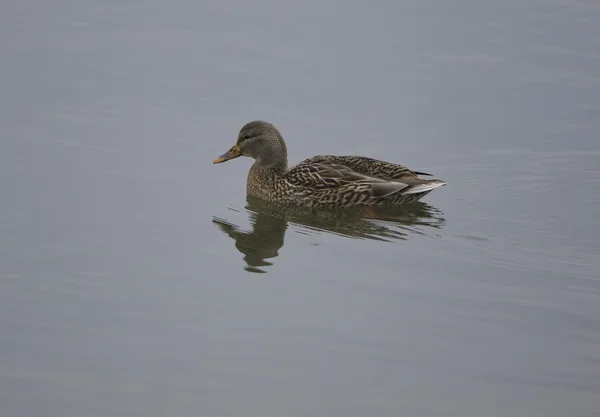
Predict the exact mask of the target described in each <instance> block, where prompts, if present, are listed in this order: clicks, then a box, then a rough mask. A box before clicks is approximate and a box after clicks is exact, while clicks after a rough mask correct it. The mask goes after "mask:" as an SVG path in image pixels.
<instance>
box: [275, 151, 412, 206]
mask: <svg viewBox="0 0 600 417" xmlns="http://www.w3.org/2000/svg"><path fill="white" fill-rule="evenodd" d="M286 181H287V182H288V183H290V184H291V185H292V186H294V187H299V188H301V189H303V190H305V191H309V192H311V193H317V194H320V195H321V196H323V201H326V202H328V203H329V202H330V203H338V202H339V203H342V204H360V203H368V202H373V201H375V200H381V199H386V198H390V197H391V196H393V195H394V194H397V193H399V192H402V191H403V190H406V191H409V189H410V188H412V186H411V185H410V184H407V183H405V182H401V181H388V180H384V179H381V178H375V177H371V176H369V175H365V174H362V173H360V172H357V171H354V170H353V169H351V168H350V167H348V166H346V165H342V164H338V163H335V162H332V161H327V160H326V161H323V162H314V161H308V160H307V161H303V162H301V163H300V164H298V165H296V166H295V167H293V168H292V169H290V170H289V171H288V172H287V174H286Z"/></svg>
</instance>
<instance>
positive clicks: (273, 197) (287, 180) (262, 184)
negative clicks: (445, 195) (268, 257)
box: [213, 120, 446, 208]
mask: <svg viewBox="0 0 600 417" xmlns="http://www.w3.org/2000/svg"><path fill="white" fill-rule="evenodd" d="M240 156H245V157H250V158H253V159H254V164H253V165H252V166H251V168H250V171H249V172H248V178H247V182H246V193H247V196H250V197H255V198H259V199H261V200H265V201H268V202H274V203H289V204H294V205H300V206H306V207H340V208H344V207H356V206H397V205H401V204H406V203H411V202H414V201H418V200H420V199H421V198H422V197H424V196H425V195H427V194H429V193H430V192H431V191H432V190H434V189H436V188H438V187H441V186H444V185H446V182H445V181H442V180H440V179H424V178H421V177H431V176H432V175H431V174H427V173H425V172H419V171H413V170H411V169H409V168H407V167H405V166H403V165H399V164H395V163H391V162H386V161H382V160H378V159H373V158H370V157H365V156H353V155H341V156H338V155H317V156H314V157H312V158H308V159H305V160H303V161H302V162H300V163H298V164H297V165H295V166H293V167H291V168H288V155H287V146H286V143H285V141H284V139H283V136H282V135H281V133H280V132H279V130H278V129H277V128H276V127H275V126H274V125H273V124H271V123H269V122H266V121H262V120H255V121H251V122H248V123H246V124H245V125H244V126H243V127H242V128H241V129H240V131H239V134H238V137H237V141H236V143H235V145H233V146H232V147H231V148H230V149H229V150H228V151H227V152H225V153H224V154H223V155H221V156H219V157H218V158H216V159H215V160H214V161H213V163H214V164H220V163H223V162H226V161H230V160H232V159H235V158H238V157H240Z"/></svg>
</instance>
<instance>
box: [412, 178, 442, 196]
mask: <svg viewBox="0 0 600 417" xmlns="http://www.w3.org/2000/svg"><path fill="white" fill-rule="evenodd" d="M442 185H446V183H445V182H444V181H442V180H429V181H427V182H424V183H423V184H417V185H412V186H410V187H407V188H406V189H405V190H402V191H401V193H402V194H404V195H407V194H418V193H424V192H426V191H431V190H433V189H435V188H438V187H441V186H442Z"/></svg>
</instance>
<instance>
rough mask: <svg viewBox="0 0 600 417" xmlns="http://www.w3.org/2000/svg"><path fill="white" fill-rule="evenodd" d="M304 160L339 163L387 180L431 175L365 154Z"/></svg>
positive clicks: (412, 178)
mask: <svg viewBox="0 0 600 417" xmlns="http://www.w3.org/2000/svg"><path fill="white" fill-rule="evenodd" d="M304 162H312V163H334V164H340V165H344V166H347V167H348V168H350V169H352V170H353V171H355V172H358V173H361V174H363V175H368V176H370V177H374V178H380V179H384V180H388V181H402V182H405V181H408V182H409V183H418V182H419V180H420V179H419V177H418V176H419V175H423V176H432V175H431V174H428V173H426V172H419V171H413V170H411V169H409V168H407V167H405V166H404V165H399V164H393V163H391V162H386V161H380V160H378V159H373V158H368V157H366V156H354V155H342V156H338V155H318V156H314V157H312V158H310V159H307V160H306V161H304Z"/></svg>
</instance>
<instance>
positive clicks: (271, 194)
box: [247, 156, 438, 207]
mask: <svg viewBox="0 0 600 417" xmlns="http://www.w3.org/2000/svg"><path fill="white" fill-rule="evenodd" d="M433 181H438V180H433ZM426 182H428V180H423V179H421V178H419V177H418V176H417V175H416V174H415V173H414V172H413V171H411V170H410V169H408V168H406V167H403V166H401V165H397V164H391V163H388V162H384V161H378V160H375V159H371V158H364V157H357V156H316V157H313V158H310V159H307V160H305V161H302V162H301V163H299V164H298V165H296V166H295V167H293V168H291V169H290V170H287V171H286V170H282V169H275V168H266V167H261V166H260V165H258V164H255V165H254V166H253V167H252V168H251V170H250V172H249V174H248V183H247V193H248V194H249V195H251V196H253V197H258V198H262V199H264V200H267V201H279V202H286V203H293V204H300V205H304V206H309V207H318V206H326V207H353V206H388V205H398V204H405V203H410V202H413V201H417V200H419V199H421V198H422V197H423V196H425V195H426V194H428V193H429V192H430V191H431V190H428V191H424V192H421V193H414V194H411V193H405V192H402V191H403V190H404V191H409V189H410V188H411V186H412V185H417V184H423V183H426Z"/></svg>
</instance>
